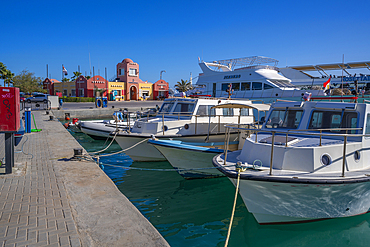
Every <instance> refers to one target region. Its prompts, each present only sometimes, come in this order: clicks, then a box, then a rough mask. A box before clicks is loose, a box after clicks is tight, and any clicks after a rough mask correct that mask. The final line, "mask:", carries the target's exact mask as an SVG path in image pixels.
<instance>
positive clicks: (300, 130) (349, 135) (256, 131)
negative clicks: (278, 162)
mask: <svg viewBox="0 0 370 247" xmlns="http://www.w3.org/2000/svg"><path fill="white" fill-rule="evenodd" d="M225 128H226V133H225V145H224V147H225V148H224V165H226V160H227V150H228V142H229V139H230V132H231V130H234V131H236V130H238V131H249V133H252V132H253V133H254V134H255V143H257V142H258V138H257V136H258V133H259V132H263V133H271V154H270V172H269V175H272V167H273V157H274V146H275V135H276V134H281V135H285V147H288V139H289V138H288V135H289V133H290V134H299V135H305V136H319V140H320V141H319V146H322V137H323V136H328V137H343V159H342V160H343V161H342V175H341V176H342V177H344V176H345V165H346V149H347V139H348V137H370V134H348V131H354V130H363V128H327V129H299V130H298V129H294V130H286V131H279V130H268V129H258V128H253V129H251V128H239V127H235V126H231V125H226V126H225ZM313 131H319V133H315V132H313ZM323 131H325V132H326V131H345V132H346V133H323ZM302 132H309V133H302ZM249 137H250V134H249Z"/></svg>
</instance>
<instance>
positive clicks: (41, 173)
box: [0, 111, 169, 247]
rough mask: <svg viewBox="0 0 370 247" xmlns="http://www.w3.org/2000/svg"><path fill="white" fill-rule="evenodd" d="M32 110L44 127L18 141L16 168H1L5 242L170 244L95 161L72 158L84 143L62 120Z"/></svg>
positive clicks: (0, 243)
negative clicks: (8, 170) (11, 171)
mask: <svg viewBox="0 0 370 247" xmlns="http://www.w3.org/2000/svg"><path fill="white" fill-rule="evenodd" d="M32 113H33V114H34V116H35V120H36V126H37V128H38V129H42V131H40V132H32V133H29V134H25V136H24V137H23V139H22V141H21V143H20V144H19V145H18V146H17V147H15V155H14V161H15V167H14V168H13V173H12V174H8V175H5V174H4V169H3V168H0V247H5V246H17V247H18V246H169V245H168V243H167V242H166V241H165V240H164V238H163V237H162V236H161V235H160V233H159V232H158V231H157V230H156V229H155V228H154V227H153V226H152V225H151V223H150V222H149V221H148V220H147V219H146V218H145V217H144V216H143V215H142V214H141V213H140V212H139V211H138V210H137V208H136V207H135V206H133V205H132V204H131V202H130V201H129V200H128V199H127V198H126V197H125V196H124V195H123V194H122V193H121V192H120V191H119V190H118V189H117V187H116V186H115V184H114V183H113V182H112V181H111V180H110V179H109V178H108V176H107V175H106V174H105V173H104V172H103V171H102V170H101V169H100V168H99V167H98V166H97V165H96V164H95V163H94V162H91V161H73V160H71V157H73V154H74V151H73V149H74V148H82V147H81V146H80V145H79V143H78V142H77V141H76V140H75V139H74V138H73V137H72V136H71V135H70V134H69V132H68V131H67V130H66V129H65V128H64V127H63V126H62V124H61V123H60V122H59V121H57V120H52V121H50V118H49V115H46V113H45V111H33V112H32ZM36 126H34V125H33V124H32V128H33V129H35V128H36ZM83 152H84V154H85V153H86V151H85V150H83ZM3 157H4V135H3V134H0V159H1V158H3ZM1 169H3V170H1Z"/></svg>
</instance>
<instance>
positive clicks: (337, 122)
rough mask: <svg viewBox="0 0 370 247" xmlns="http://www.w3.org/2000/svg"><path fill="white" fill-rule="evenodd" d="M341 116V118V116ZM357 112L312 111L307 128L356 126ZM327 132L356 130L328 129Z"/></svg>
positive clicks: (353, 131)
mask: <svg viewBox="0 0 370 247" xmlns="http://www.w3.org/2000/svg"><path fill="white" fill-rule="evenodd" d="M342 116H343V118H342ZM357 122H358V121H357V112H344V113H342V112H341V111H314V112H313V113H312V116H311V119H310V125H309V126H308V128H309V129H338V128H357ZM327 132H337V133H346V132H348V133H356V132H357V131H356V130H352V131H346V130H328V131H327Z"/></svg>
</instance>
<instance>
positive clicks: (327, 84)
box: [324, 77, 331, 90]
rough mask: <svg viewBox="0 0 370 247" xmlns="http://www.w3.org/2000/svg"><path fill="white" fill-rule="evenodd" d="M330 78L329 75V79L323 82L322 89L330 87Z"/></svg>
mask: <svg viewBox="0 0 370 247" xmlns="http://www.w3.org/2000/svg"><path fill="white" fill-rule="evenodd" d="M330 80H331V77H330V78H329V80H327V81H326V82H325V83H324V90H328V89H330Z"/></svg>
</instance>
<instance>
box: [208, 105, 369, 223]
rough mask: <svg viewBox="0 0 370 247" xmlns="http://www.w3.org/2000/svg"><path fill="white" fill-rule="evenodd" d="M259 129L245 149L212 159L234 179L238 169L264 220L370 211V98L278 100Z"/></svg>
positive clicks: (249, 201) (250, 203)
mask: <svg viewBox="0 0 370 247" xmlns="http://www.w3.org/2000/svg"><path fill="white" fill-rule="evenodd" d="M229 129H233V130H235V128H233V127H230V128H229ZM244 130H245V129H244ZM253 132H254V133H255V134H252V135H251V136H250V137H249V138H247V139H246V140H245V142H244V146H243V148H242V150H238V151H234V152H225V153H224V154H220V155H217V156H215V157H214V159H213V164H214V165H215V166H216V167H217V168H218V169H219V170H220V171H221V172H222V173H224V174H225V175H226V176H228V177H229V178H230V180H231V181H232V182H233V183H234V184H237V181H238V173H240V187H239V188H240V190H239V193H240V195H241V197H242V198H243V201H244V203H245V205H246V207H247V209H248V211H249V212H251V213H252V214H253V215H254V217H255V219H256V220H257V221H258V223H260V224H279V223H300V222H306V221H315V220H322V219H331V218H337V217H347V216H354V215H359V214H364V213H367V212H368V211H369V208H370V162H369V158H370V150H369V145H370V105H368V104H362V103H361V104H360V103H340V102H277V103H274V104H272V105H271V109H270V111H269V113H268V115H267V121H266V122H265V123H264V125H263V127H262V128H261V129H260V130H253Z"/></svg>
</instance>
